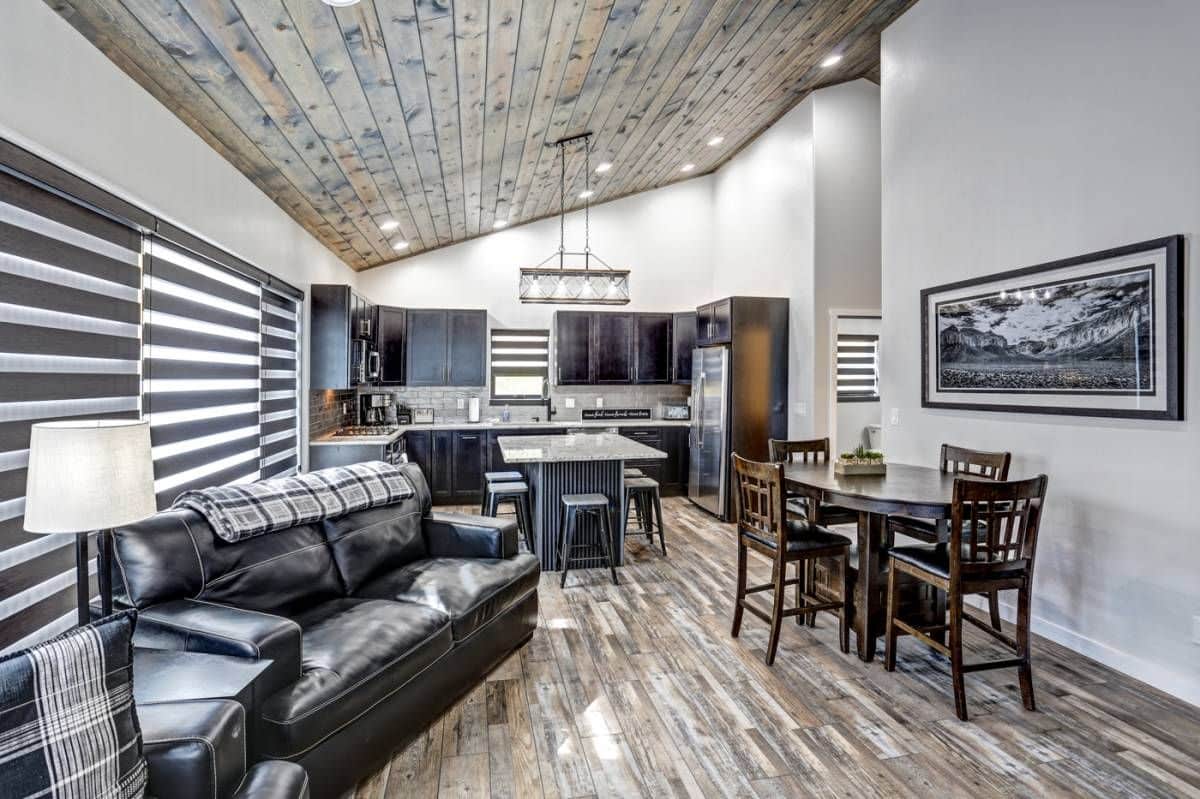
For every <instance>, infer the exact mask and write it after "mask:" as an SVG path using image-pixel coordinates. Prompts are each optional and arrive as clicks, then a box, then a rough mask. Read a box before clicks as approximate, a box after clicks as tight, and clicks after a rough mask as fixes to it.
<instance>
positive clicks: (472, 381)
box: [446, 311, 487, 386]
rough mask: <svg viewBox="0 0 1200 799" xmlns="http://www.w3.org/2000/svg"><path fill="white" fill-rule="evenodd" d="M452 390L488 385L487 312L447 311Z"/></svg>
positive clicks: (449, 383) (450, 383)
mask: <svg viewBox="0 0 1200 799" xmlns="http://www.w3.org/2000/svg"><path fill="white" fill-rule="evenodd" d="M446 315H447V319H448V322H447V328H448V329H449V331H450V341H449V343H448V344H447V352H448V358H449V378H450V379H449V382H448V383H447V385H450V386H482V385H484V384H486V383H487V311H447V312H446Z"/></svg>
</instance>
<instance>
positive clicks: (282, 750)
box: [261, 598, 453, 759]
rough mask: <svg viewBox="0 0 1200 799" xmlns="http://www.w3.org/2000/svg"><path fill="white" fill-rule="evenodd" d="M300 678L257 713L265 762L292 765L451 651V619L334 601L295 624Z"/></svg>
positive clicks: (416, 609)
mask: <svg viewBox="0 0 1200 799" xmlns="http://www.w3.org/2000/svg"><path fill="white" fill-rule="evenodd" d="M295 620H296V622H297V623H298V624H299V625H300V629H301V641H302V647H303V660H302V674H301V676H300V679H299V680H297V681H296V682H295V683H293V684H292V685H291V686H289V687H287V688H284V689H283V690H281V691H279V692H278V693H276V694H274V695H272V696H271V697H269V698H268V699H267V701H266V702H265V703H264V704H263V708H262V742H261V744H262V750H263V754H264V755H265V756H266V757H279V758H286V759H294V758H296V757H297V756H298V755H300V754H301V753H303V752H305V751H306V750H308V749H309V748H311V747H313V746H315V745H316V744H318V743H320V742H321V741H322V740H323V739H324V738H325V737H327V736H329V735H330V734H332V733H334V732H336V731H337V730H339V729H341V728H342V727H344V726H345V725H346V724H349V723H350V722H351V721H353V720H354V719H355V718H357V717H358V716H360V715H361V714H363V713H365V712H366V711H367V710H369V709H370V708H371V707H372V706H373V705H375V704H376V703H377V702H379V701H380V700H382V699H384V698H385V697H386V696H387V695H388V694H390V693H392V692H393V691H395V690H396V689H398V688H400V687H401V686H403V685H404V684H405V683H406V682H408V681H409V680H410V679H412V678H413V677H415V676H417V675H418V674H420V673H421V672H422V671H423V670H425V669H426V668H427V667H429V666H430V664H432V663H434V662H435V661H436V660H437V659H438V658H440V657H441V656H442V655H444V654H446V653H447V652H449V651H450V648H451V646H452V645H453V639H452V637H451V633H450V618H449V616H447V615H446V614H445V613H442V612H440V611H438V610H435V609H434V608H431V607H429V606H428V605H426V604H417V603H413V602H395V601H386V602H385V601H380V600H372V599H355V598H346V599H334V600H330V601H328V602H324V603H322V604H320V605H318V606H316V607H313V608H310V609H308V610H307V611H305V612H304V613H302V614H300V615H298V616H296V618H295Z"/></svg>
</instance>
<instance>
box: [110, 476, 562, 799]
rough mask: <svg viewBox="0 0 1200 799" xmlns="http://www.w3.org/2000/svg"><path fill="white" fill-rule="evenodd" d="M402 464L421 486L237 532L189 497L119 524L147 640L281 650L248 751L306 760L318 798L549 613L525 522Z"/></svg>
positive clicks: (124, 571)
mask: <svg viewBox="0 0 1200 799" xmlns="http://www.w3.org/2000/svg"><path fill="white" fill-rule="evenodd" d="M401 468H402V469H403V470H404V472H405V474H406V476H407V477H408V479H409V480H410V482H411V483H412V484H413V486H414V488H415V489H416V495H415V496H414V497H413V498H411V499H408V500H404V501H403V502H400V503H397V504H394V505H388V506H385V507H379V508H371V509H368V510H364V511H359V512H356V513H352V514H349V515H347V516H343V517H341V518H336V519H329V520H325V521H322V522H317V523H313V524H305V525H298V526H295V527H291V528H288V529H286V530H280V531H277V532H274V533H268V534H265V535H261V536H258V537H255V538H251V539H248V540H245V541H241V542H238V543H236V544H229V543H226V542H224V541H222V540H221V539H219V538H217V537H216V536H215V534H214V533H213V531H212V529H211V528H210V527H209V525H208V523H207V522H206V521H205V520H204V519H203V517H201V516H200V515H199V514H197V513H195V512H193V511H189V510H184V511H165V512H162V513H159V514H156V515H155V516H152V517H151V518H149V519H147V520H145V521H142V522H139V523H137V524H134V525H130V526H127V527H122V528H118V529H116V530H115V531H114V532H113V555H114V558H113V575H112V577H113V589H114V595H115V599H116V604H117V605H118V606H129V607H135V608H137V609H138V611H139V615H138V624H137V633H136V635H135V643H136V645H138V646H144V647H154V648H159V649H182V650H188V651H196V652H209V653H213V654H221V655H233V656H238V657H246V658H265V659H269V660H270V661H271V664H270V666H269V667H268V668H267V669H266V670H265V671H264V672H263V674H262V676H261V677H260V679H259V681H258V683H257V684H256V687H255V691H256V695H257V696H258V697H260V698H261V701H260V702H258V703H257V705H258V707H257V710H256V712H255V713H254V714H253V715H254V716H255V718H253V719H252V720H251V725H250V726H251V729H252V736H253V737H252V741H251V751H252V752H253V756H252V759H280V760H291V761H294V762H296V763H299V764H300V765H302V766H303V767H304V768H305V769H306V770H307V772H308V775H309V781H310V786H311V792H312V795H313V796H314V797H326V796H338V795H340V794H341V793H342V792H343V791H345V790H346V789H348V788H350V787H352V786H353V785H354V784H355V783H356V782H357V781H358V780H359V779H361V778H362V777H364V776H367V775H368V774H370V773H371V772H372V771H374V770H375V769H377V768H379V767H380V766H382V765H383V763H384V762H385V761H386V759H387V758H388V756H389V755H390V754H391V752H392V751H394V750H395V749H397V748H398V747H401V746H404V745H405V744H407V743H408V742H410V741H411V740H412V739H413V738H415V737H416V735H418V734H419V733H420V732H421V731H423V730H424V729H425V728H426V727H427V726H428V725H429V724H430V723H431V722H433V721H434V720H436V719H437V717H438V716H440V715H441V714H442V713H443V712H444V711H445V710H446V709H447V708H449V707H450V706H451V705H452V704H453V703H454V702H455V701H456V700H457V699H458V698H460V697H461V696H462V695H463V694H465V693H466V692H467V691H469V690H470V689H471V688H472V687H473V686H474V685H476V684H478V682H479V681H480V680H481V679H482V678H483V677H484V676H485V675H486V674H487V673H488V672H489V671H491V670H492V669H493V668H494V667H495V666H497V665H498V664H499V663H500V662H502V661H503V660H504V659H505V658H506V657H507V656H508V655H509V654H511V653H512V652H513V651H515V650H516V649H518V648H519V647H521V646H522V645H523V644H524V643H525V642H526V641H528V640H529V638H530V636H531V635H532V634H533V630H534V628H535V627H536V625H537V585H538V576H539V568H538V562H537V559H536V558H535V557H534V556H533V555H530V554H518V552H517V528H516V524H515V522H513V521H512V520H509V519H493V518H489V517H479V516H466V515H462V514H453V513H440V512H434V511H432V509H431V501H430V494H429V487H428V484H427V483H426V481H425V478H424V476H423V475H422V474H421V471H420V469H419V468H418V467H417V466H416V465H415V464H406V465H405V466H403V467H401Z"/></svg>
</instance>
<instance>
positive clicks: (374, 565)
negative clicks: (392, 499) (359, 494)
mask: <svg viewBox="0 0 1200 799" xmlns="http://www.w3.org/2000/svg"><path fill="white" fill-rule="evenodd" d="M422 515H423V512H422V509H421V502H420V500H419V499H418V498H416V497H410V498H409V499H405V500H401V501H400V502H397V503H395V504H393V505H385V506H383V507H379V508H370V509H368V510H360V511H356V512H354V513H350V514H347V515H346V516H342V517H340V518H337V519H327V520H326V521H325V537H326V539H328V541H329V548H330V551H331V552H332V553H333V562H334V563H335V564H336V565H337V569H338V573H339V574H340V575H341V578H342V584H343V585H345V586H346V593H348V594H352V593H354V592H355V591H357V590H358V588H359V587H360V586H362V585H363V584H364V583H366V582H367V581H369V580H370V579H371V578H372V577H375V576H377V575H379V574H382V573H384V572H388V571H391V570H393V569H398V568H399V567H401V566H404V565H405V564H407V563H412V562H413V561H414V560H419V559H421V558H424V557H425V556H426V555H427V554H428V552H427V550H426V547H425V536H424V534H423V533H422V531H421V517H422Z"/></svg>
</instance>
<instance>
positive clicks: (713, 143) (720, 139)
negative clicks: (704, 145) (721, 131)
mask: <svg viewBox="0 0 1200 799" xmlns="http://www.w3.org/2000/svg"><path fill="white" fill-rule="evenodd" d="M723 141H725V137H724V136H713V137H712V138H711V139H709V140H708V146H709V147H716V146H717V145H718V144H720V143H721V142H723Z"/></svg>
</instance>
